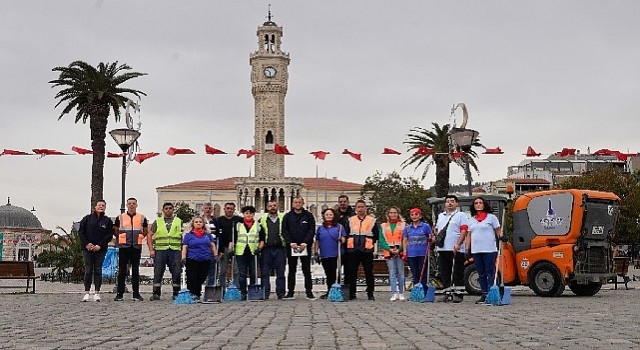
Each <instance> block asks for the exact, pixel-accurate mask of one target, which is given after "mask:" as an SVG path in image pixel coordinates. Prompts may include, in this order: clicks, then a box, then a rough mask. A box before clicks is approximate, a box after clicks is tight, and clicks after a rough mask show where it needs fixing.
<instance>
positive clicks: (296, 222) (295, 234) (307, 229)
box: [282, 209, 316, 247]
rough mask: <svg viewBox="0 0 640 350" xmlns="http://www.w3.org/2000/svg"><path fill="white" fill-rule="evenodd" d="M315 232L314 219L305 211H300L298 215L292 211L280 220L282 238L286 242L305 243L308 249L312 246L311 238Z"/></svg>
mask: <svg viewBox="0 0 640 350" xmlns="http://www.w3.org/2000/svg"><path fill="white" fill-rule="evenodd" d="M315 232H316V219H315V218H314V217H313V215H312V214H311V213H310V212H309V211H308V210H306V209H302V211H301V212H300V213H296V212H295V211H294V210H291V211H290V212H288V213H286V214H284V218H282V236H283V237H284V240H285V241H286V242H287V245H289V244H291V243H296V244H300V243H306V244H307V246H308V247H311V245H312V244H313V236H314V235H315Z"/></svg>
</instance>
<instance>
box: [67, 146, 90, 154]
mask: <svg viewBox="0 0 640 350" xmlns="http://www.w3.org/2000/svg"><path fill="white" fill-rule="evenodd" d="M71 150H72V151H74V152H76V153H78V154H82V155H85V154H93V151H92V150H90V149H86V148H80V147H76V146H73V147H71Z"/></svg>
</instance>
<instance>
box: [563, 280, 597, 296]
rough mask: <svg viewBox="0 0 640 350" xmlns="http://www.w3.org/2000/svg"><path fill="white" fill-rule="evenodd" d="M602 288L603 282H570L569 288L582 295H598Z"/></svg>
mask: <svg viewBox="0 0 640 350" xmlns="http://www.w3.org/2000/svg"><path fill="white" fill-rule="evenodd" d="M600 288H602V283H589V284H577V283H575V282H571V284H569V289H571V291H572V292H573V293H574V294H575V295H578V296H581V297H590V296H594V295H596V293H598V292H599V291H600Z"/></svg>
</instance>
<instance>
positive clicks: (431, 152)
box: [416, 146, 436, 156]
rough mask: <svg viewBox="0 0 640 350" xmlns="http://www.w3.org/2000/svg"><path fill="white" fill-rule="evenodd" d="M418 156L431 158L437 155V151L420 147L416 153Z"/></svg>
mask: <svg viewBox="0 0 640 350" xmlns="http://www.w3.org/2000/svg"><path fill="white" fill-rule="evenodd" d="M416 154H420V155H423V156H431V155H434V154H436V151H435V150H434V149H433V148H428V147H426V146H420V147H418V150H417V151H416Z"/></svg>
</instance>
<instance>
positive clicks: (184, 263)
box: [180, 258, 187, 267]
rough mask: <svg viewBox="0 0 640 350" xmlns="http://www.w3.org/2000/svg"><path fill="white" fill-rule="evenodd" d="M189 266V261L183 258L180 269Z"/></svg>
mask: <svg viewBox="0 0 640 350" xmlns="http://www.w3.org/2000/svg"><path fill="white" fill-rule="evenodd" d="M185 266H187V259H186V258H183V259H182V260H180V267H185Z"/></svg>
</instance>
